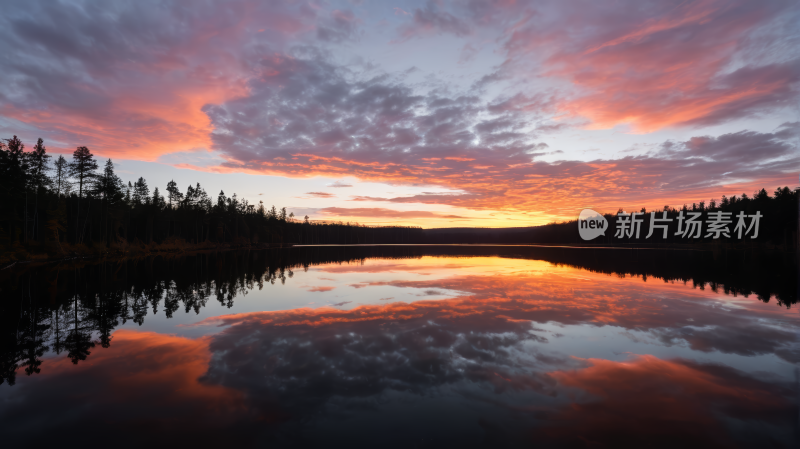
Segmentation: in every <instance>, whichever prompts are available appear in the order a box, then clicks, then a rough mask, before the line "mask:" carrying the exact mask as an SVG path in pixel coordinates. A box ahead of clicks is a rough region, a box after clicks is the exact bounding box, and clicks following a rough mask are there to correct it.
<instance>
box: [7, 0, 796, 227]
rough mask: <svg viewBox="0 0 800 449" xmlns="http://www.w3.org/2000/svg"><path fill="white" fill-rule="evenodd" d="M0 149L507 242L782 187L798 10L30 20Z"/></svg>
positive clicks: (181, 14)
mask: <svg viewBox="0 0 800 449" xmlns="http://www.w3.org/2000/svg"><path fill="white" fill-rule="evenodd" d="M3 9H4V14H3V15H2V17H0V61H1V62H2V67H3V70H0V136H2V138H9V137H11V136H12V135H18V136H19V137H20V138H21V139H22V140H23V142H25V143H26V145H27V146H28V148H30V147H32V146H33V144H34V143H35V142H36V139H37V138H39V137H41V138H43V139H44V141H45V145H46V146H47V148H48V150H49V151H50V152H51V153H52V154H55V153H63V154H65V155H68V154H70V153H71V152H72V151H74V150H75V148H76V147H77V146H87V147H89V149H90V150H91V151H92V153H93V154H95V155H96V156H97V157H98V158H100V159H102V160H105V159H107V158H111V159H112V160H113V161H114V163H115V166H116V168H117V170H118V174H119V175H120V176H121V177H122V179H123V180H124V181H125V182H127V181H136V180H137V179H138V178H139V177H140V176H141V177H144V178H145V179H146V180H147V183H148V185H149V186H150V188H151V189H152V188H154V187H159V189H160V190H161V191H162V192H163V191H164V189H165V187H166V184H167V182H168V181H169V180H171V179H174V180H175V181H176V182H177V183H178V185H179V186H181V187H182V188H185V187H183V186H189V185H194V184H196V183H198V182H199V183H200V184H201V185H202V186H203V188H205V190H206V191H207V192H208V193H209V195H210V196H211V197H212V198H214V197H216V195H217V194H218V193H219V191H220V190H224V191H225V194H226V195H227V196H230V195H232V194H233V193H236V194H237V196H238V197H239V198H244V199H246V200H248V201H249V202H250V203H258V202H259V201H263V202H264V203H265V204H266V205H267V206H268V207H269V206H271V205H273V204H274V205H275V206H277V207H287V209H288V210H289V211H291V212H294V214H295V215H296V216H299V217H302V216H305V215H308V216H309V217H310V218H311V219H313V220H324V221H344V222H358V223H362V224H372V225H387V224H402V225H414V226H422V227H425V228H430V227H464V226H481V227H511V226H531V225H540V224H545V223H549V222H553V221H563V220H570V219H575V218H577V216H578V214H579V213H580V211H581V210H582V209H584V208H592V209H594V210H597V211H600V212H615V211H617V210H618V209H619V208H623V209H625V210H639V209H641V208H642V207H646V208H647V209H648V210H650V209H661V208H662V207H663V206H664V205H670V206H677V207H680V206H682V205H683V204H685V203H689V204H691V203H692V202H699V201H706V202H708V201H709V200H710V199H712V198H714V199H717V200H719V198H720V197H721V196H722V195H728V196H730V195H741V194H742V193H747V194H748V195H750V194H752V193H753V192H754V191H756V190H758V189H761V188H766V189H767V190H768V191H770V192H771V191H772V190H774V189H775V188H776V187H778V186H790V187H792V188H794V187H797V185H798V173H799V172H800V97H799V96H798V92H800V3H797V2H781V1H776V2H764V1H652V2H650V1H613V2H611V1H571V2H559V1H552V2H550V1H537V2H535V3H534V2H518V1H512V0H497V1H489V0H464V1H444V0H443V1H398V2H384V1H380V2H379V1H374V2H370V1H367V0H364V1H328V2H325V1H299V0H298V1H252V0H232V1H215V0H204V1H189V0H185V1H160V0H159V1H150V0H137V1H135V2H122V1H118V2H114V1H106V0H103V1H66V0H64V1H49V0H44V1H37V0H24V1H15V0H6V1H4V8H3Z"/></svg>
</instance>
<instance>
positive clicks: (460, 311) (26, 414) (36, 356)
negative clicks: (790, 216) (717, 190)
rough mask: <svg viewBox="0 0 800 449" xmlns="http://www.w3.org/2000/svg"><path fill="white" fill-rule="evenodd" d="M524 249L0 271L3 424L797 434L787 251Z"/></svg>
mask: <svg viewBox="0 0 800 449" xmlns="http://www.w3.org/2000/svg"><path fill="white" fill-rule="evenodd" d="M370 251H372V252H373V253H370ZM467 251H473V253H469V252H467ZM503 251H506V253H502V252H503ZM523 251H524V250H521V249H508V248H501V249H479V250H476V249H474V248H471V249H463V248H444V249H442V248H423V249H420V248H372V249H369V248H357V249H353V250H347V249H342V248H336V249H319V248H317V249H296V250H292V251H281V252H272V253H270V252H255V253H222V254H216V255H214V254H207V255H199V256H195V257H191V258H176V259H150V260H143V261H138V262H128V263H122V264H110V263H108V264H95V265H83V266H67V267H62V268H61V269H49V270H45V269H37V270H31V271H30V272H27V273H17V274H16V275H15V276H14V277H13V278H12V277H7V278H6V279H5V280H4V283H3V284H2V288H3V294H4V297H7V298H8V297H10V298H12V300H11V301H8V302H7V303H6V304H5V305H4V306H3V307H4V308H5V310H4V313H3V317H4V334H3V344H4V346H3V353H2V354H3V376H4V380H5V381H6V382H7V383H8V384H14V383H15V382H16V385H14V386H13V387H8V386H4V387H3V388H2V390H0V398H2V402H0V422H2V424H0V428H2V430H3V433H4V434H6V435H8V436H9V438H11V439H12V440H14V441H23V439H24V436H25V435H27V434H29V433H30V432H33V431H35V430H37V429H42V426H43V425H44V427H45V428H46V430H48V435H49V434H52V435H54V436H53V441H57V438H56V437H55V435H63V434H64V433H65V432H68V431H69V430H70V429H72V428H75V426H78V425H80V423H81V422H103V423H104V426H102V428H101V429H99V430H97V431H94V430H93V433H98V434H99V435H108V436H109V437H110V436H112V435H114V434H115V433H117V432H122V431H126V429H127V428H129V427H130V425H131V424H132V423H135V424H138V425H137V429H139V430H137V432H135V435H133V436H131V438H130V440H129V442H130V444H131V445H133V444H140V443H148V442H150V443H148V444H152V441H153V438H158V441H160V442H163V444H165V445H166V444H168V443H169V442H175V443H186V442H198V443H201V444H209V443H211V442H217V443H219V444H230V443H232V442H234V443H237V444H244V445H261V444H267V443H272V444H278V445H290V444H301V443H302V444H311V445H313V444H317V445H323V444H329V443H330V442H331V441H338V440H342V441H343V440H348V441H352V440H355V442H356V444H359V443H360V444H363V445H368V444H370V443H372V444H374V442H375V441H378V440H381V444H382V445H389V446H408V445H423V446H424V445H434V444H438V445H440V444H442V443H448V444H456V443H457V444H463V445H466V446H476V445H477V446H481V445H486V446H492V447H498V446H503V445H509V446H518V445H520V446H529V445H531V444H533V443H537V444H541V445H544V446H546V447H547V446H577V447H584V446H587V447H588V446H593V445H611V446H619V445H620V444H627V445H630V446H637V447H638V446H655V447H674V446H676V445H679V444H682V445H686V444H687V443H692V444H698V445H699V444H704V445H710V446H736V445H741V446H763V445H764V444H766V443H768V444H771V445H775V446H778V447H780V446H788V447H791V446H792V445H793V444H794V443H796V442H797V432H798V426H797V422H798V412H799V411H798V403H797V395H798V388H797V381H796V372H795V368H794V366H795V365H796V364H797V363H798V362H800V341H798V329H800V328H799V327H798V323H799V321H800V320H798V315H797V311H796V309H795V308H794V307H792V304H794V302H795V301H796V296H795V295H792V294H791V292H792V290H791V288H790V287H791V286H793V285H794V284H792V283H793V282H794V283H796V278H793V277H792V276H791V267H790V268H789V271H787V270H786V268H785V267H786V265H785V262H786V261H779V262H778V263H780V264H782V265H780V267H779V266H778V265H777V264H776V262H774V259H773V260H772V262H768V261H766V260H767V259H764V261H763V263H762V264H760V265H759V268H755V267H753V268H752V270H751V271H752V272H751V276H761V278H760V279H758V280H754V279H752V278H751V277H748V276H747V275H744V274H742V275H740V276H731V274H730V273H731V271H732V272H733V273H734V274H735V273H737V270H739V269H742V270H744V269H745V268H747V265H746V263H745V262H742V260H746V259H744V258H740V257H739V256H740V255H736V256H735V257H734V258H731V259H730V260H729V262H728V268H727V269H725V270H719V271H715V269H714V268H713V264H709V263H708V259H711V260H713V259H714V257H715V256H714V255H713V254H705V255H703V254H691V255H690V254H683V255H675V254H655V256H657V259H656V260H660V262H658V263H656V265H655V268H654V265H653V262H652V260H651V262H645V261H642V260H640V261H639V262H638V263H636V262H635V261H634V262H631V261H630V259H631V257H630V254H624V255H621V256H622V259H621V260H616V259H614V257H613V256H608V255H604V256H603V257H602V259H603V261H604V262H603V264H600V263H599V262H596V260H597V259H596V258H595V257H594V256H595V254H594V253H588V255H587V254H586V253H584V254H583V255H578V256H577V257H576V255H575V254H569V253H566V254H565V253H560V252H555V253H551V252H547V251H545V252H544V253H542V252H535V253H527V254H526V253H522V252H523ZM592 251H595V250H592ZM425 252H428V253H432V255H434V256H436V257H426V256H424V255H425V254H424V253H425ZM487 252H489V253H488V254H487ZM475 253H478V254H475ZM498 253H499V254H498ZM487 255H488V256H493V257H486V256H487ZM470 256H473V257H470ZM475 256H480V257H475ZM497 256H501V257H497ZM680 257H683V258H684V259H683V260H677V261H676V260H670V258H680ZM747 257H751V258H753V257H759V256H758V255H749V256H747ZM570 258H572V259H575V260H573V262H576V261H577V262H581V263H582V265H581V264H580V263H571V264H570V263H569V260H567V259H570ZM704 258H705V259H704ZM665 260H666V262H665ZM716 260H718V261H719V260H720V255H717V256H716ZM731 260H734V261H738V262H739V263H741V265H737V264H736V263H737V262H734V261H731ZM587 261H588V262H587ZM679 262H680V263H679ZM659 263H660V264H663V266H665V268H664V270H663V271H661V272H659V271H658V270H659V266H660V265H658V264H659ZM770 264H773V265H770ZM701 266H702V267H705V268H702V269H701V268H699V267H701ZM598 267H602V268H598ZM628 269H630V270H629V271H628ZM635 270H639V271H638V272H637V271H635ZM794 270H795V275H796V265H794ZM609 271H611V272H612V273H613V274H614V275H612V276H609V275H607V274H605V272H609ZM296 273H297V274H296ZM742 273H743V271H742ZM764 273H771V274H769V275H767V274H764ZM630 274H640V276H639V277H631V276H630ZM693 276H694V277H697V279H693ZM764 276H771V278H767V279H766V281H767V282H766V285H769V286H765V279H764ZM289 278H292V279H291V281H289V282H287V280H288V279H289ZM665 280H666V281H668V282H665ZM676 280H678V281H679V282H675V281H676ZM682 281H687V282H688V283H687V284H684V282H682ZM753 286H756V287H755V288H754V287H753ZM700 287H710V288H708V289H701V288H700ZM756 290H757V291H758V292H759V293H757V298H756V297H750V298H743V297H742V296H739V295H741V294H749V293H751V292H753V291H756ZM725 292H728V293H727V294H726V293H725ZM7 293H10V294H9V295H6V294H7ZM734 294H735V295H736V296H734ZM247 295H249V297H247ZM246 297H247V298H246ZM285 298H290V300H286V299H285ZM281 301H288V302H286V303H282V302H281ZM321 305H324V306H322V307H320V306H321ZM206 311H211V313H206ZM5 312H13V314H12V313H5ZM183 317H188V318H190V319H184V318H183ZM192 317H196V318H192ZM182 319H183V320H184V321H181V322H180V323H178V325H177V326H175V325H173V324H172V323H175V322H178V321H180V320H182ZM148 325H150V326H164V327H163V328H147V326H148ZM153 329H157V330H158V331H154V330H153ZM64 353H66V354H64ZM65 355H66V357H65ZM21 372H24V373H25V374H26V375H25V376H19V375H18V374H19V373H21ZM43 423H44V424H43ZM387 437H388V438H389V441H385V438H387ZM234 440H235V441H234ZM98 441H99V440H98Z"/></svg>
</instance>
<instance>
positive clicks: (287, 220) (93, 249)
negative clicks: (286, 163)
mask: <svg viewBox="0 0 800 449" xmlns="http://www.w3.org/2000/svg"><path fill="white" fill-rule="evenodd" d="M798 195H800V194H798V191H792V190H791V189H789V187H782V188H781V187H778V188H777V189H776V190H775V191H774V192H773V194H772V195H770V194H769V193H768V192H767V190H766V189H761V190H760V191H757V192H754V193H753V194H752V195H747V194H746V193H743V194H741V195H740V196H736V195H733V196H730V197H726V196H724V195H723V196H722V197H721V199H720V200H716V199H711V200H710V201H709V202H708V203H707V204H706V203H705V201H700V202H699V203H692V205H691V206H689V205H686V204H685V205H684V206H683V207H682V208H680V209H678V208H675V207H671V206H664V208H663V210H659V211H657V213H658V216H659V217H660V216H662V214H663V213H666V216H667V217H669V218H670V219H671V220H672V221H671V222H670V224H669V228H668V232H666V238H664V237H663V236H662V235H661V233H660V232H659V233H656V235H654V236H653V238H645V237H644V235H646V234H647V232H648V228H649V225H650V220H651V215H650V213H649V212H650V211H647V210H646V209H645V208H642V209H641V211H640V212H641V213H642V214H643V215H642V219H643V222H642V223H641V229H642V235H641V237H640V238H631V237H623V238H617V237H614V229H613V226H614V225H613V223H614V219H615V215H613V214H606V215H605V217H606V219H607V220H608V221H609V223H611V224H610V226H611V229H609V231H608V232H606V234H605V235H604V236H601V237H599V238H597V239H594V240H592V241H591V242H584V241H583V240H581V239H580V237H579V235H578V227H577V222H576V221H568V222H563V223H551V224H549V225H544V226H536V227H527V228H504V229H491V228H441V229H422V228H419V227H407V226H364V225H359V224H356V223H342V222H338V223H337V222H324V221H312V220H309V217H308V216H306V217H303V218H299V217H295V216H294V214H293V213H287V210H286V208H285V207H282V208H280V209H278V208H276V207H275V206H270V207H267V206H266V205H265V204H264V203H263V202H259V203H258V204H251V203H249V202H248V201H247V200H246V199H240V198H238V197H237V195H236V194H235V193H234V194H232V195H231V196H227V195H226V194H225V192H224V191H220V192H219V193H218V194H217V196H216V197H215V198H214V197H212V196H211V195H210V194H209V193H208V192H206V191H205V189H204V188H203V187H202V186H201V185H200V184H199V183H197V184H195V185H189V186H188V187H187V188H186V190H185V191H182V190H181V189H180V188H179V187H178V186H177V185H176V183H175V182H174V181H170V182H169V183H167V185H166V186H164V189H163V190H160V189H159V188H158V187H154V188H153V189H152V191H151V189H150V186H148V184H147V181H146V180H145V179H144V178H143V177H139V178H138V180H136V181H135V182H131V181H129V182H127V183H125V182H123V181H122V179H121V178H120V177H119V176H117V174H116V173H115V172H114V163H113V162H112V161H111V160H110V159H108V160H106V161H105V162H102V161H98V160H97V159H96V158H95V156H94V155H93V154H92V153H91V151H90V150H89V149H88V148H87V147H85V146H81V147H78V148H77V149H76V150H75V151H74V152H73V154H72V155H71V157H70V158H69V159H68V158H65V157H64V155H58V156H55V157H54V156H51V155H49V154H48V153H47V150H46V148H45V145H44V142H43V140H42V139H39V140H38V141H37V142H36V144H35V145H34V146H33V147H32V149H31V150H30V151H26V150H25V145H24V144H23V142H22V141H21V140H20V139H19V138H18V137H17V136H14V137H12V138H10V139H3V140H2V141H0V204H2V207H0V263H3V264H6V265H7V264H8V263H14V262H16V261H21V260H35V259H58V258H65V257H70V256H84V255H91V254H95V255H96V254H109V253H113V254H119V255H132V254H153V253H157V252H180V251H184V250H187V249H209V248H216V249H226V248H243V247H283V246H291V245H297V244H591V245H598V244H599V245H609V244H612V245H626V244H633V245H637V244H647V245H652V244H656V245H668V246H676V245H687V244H688V245H704V244H710V243H714V244H719V243H720V242H721V241H722V240H715V239H711V238H707V237H706V236H705V233H703V235H702V236H701V237H700V238H693V239H688V238H685V237H683V236H679V235H678V234H679V233H678V232H676V231H677V226H678V223H677V220H676V219H677V218H678V216H679V214H681V213H682V212H699V213H701V214H702V215H703V217H704V218H705V217H706V216H707V214H709V213H712V212H720V211H721V212H730V213H732V214H733V215H734V216H735V215H736V214H738V213H739V212H744V213H746V214H748V215H750V214H754V213H756V212H758V213H760V214H761V216H762V218H761V221H760V229H759V235H758V238H757V239H755V240H753V239H748V238H745V239H744V240H741V239H740V240H736V239H731V238H729V239H727V241H725V244H726V245H734V246H759V247H768V248H773V249H783V250H793V249H794V248H796V247H797V245H798V235H797V215H798ZM620 212H621V210H620Z"/></svg>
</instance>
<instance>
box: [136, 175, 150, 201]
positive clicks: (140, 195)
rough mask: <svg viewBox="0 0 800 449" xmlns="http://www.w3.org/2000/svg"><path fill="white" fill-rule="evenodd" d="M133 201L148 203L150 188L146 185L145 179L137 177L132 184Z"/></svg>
mask: <svg viewBox="0 0 800 449" xmlns="http://www.w3.org/2000/svg"><path fill="white" fill-rule="evenodd" d="M133 203H134V204H137V205H138V204H149V203H150V188H148V187H147V181H145V180H144V178H142V177H139V180H138V181H136V183H135V184H134V185H133Z"/></svg>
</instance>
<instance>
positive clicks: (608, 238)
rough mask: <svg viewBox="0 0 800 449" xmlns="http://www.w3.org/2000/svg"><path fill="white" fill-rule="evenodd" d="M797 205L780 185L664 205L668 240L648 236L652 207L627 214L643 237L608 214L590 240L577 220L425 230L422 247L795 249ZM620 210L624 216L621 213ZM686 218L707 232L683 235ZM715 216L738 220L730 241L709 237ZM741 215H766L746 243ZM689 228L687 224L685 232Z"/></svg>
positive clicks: (660, 232)
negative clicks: (695, 218)
mask: <svg viewBox="0 0 800 449" xmlns="http://www.w3.org/2000/svg"><path fill="white" fill-rule="evenodd" d="M797 207H798V192H797V191H792V190H791V189H789V187H783V188H781V187H779V188H777V189H775V191H774V192H773V194H772V195H770V194H769V193H768V192H767V191H766V189H761V190H760V191H758V192H756V193H754V194H753V195H752V196H749V195H747V194H742V195H741V196H735V195H734V196H731V197H730V198H728V197H726V196H722V198H721V199H720V200H719V201H717V200H715V199H712V200H710V201H709V202H708V204H706V203H705V202H704V201H700V202H699V203H692V205H691V206H690V205H686V204H685V205H683V207H681V208H680V209H677V208H674V207H671V206H664V208H663V209H661V210H658V211H655V212H656V218H657V219H659V220H660V219H662V218H663V217H664V215H663V213H664V212H666V213H667V215H666V217H667V219H669V220H670V221H668V222H666V224H667V225H668V228H667V237H666V238H664V234H663V230H662V229H659V228H656V229H654V233H653V235H652V236H651V237H649V238H647V235H648V234H649V231H650V220H651V215H650V212H652V211H649V210H647V209H646V208H641V209H640V210H638V211H627V212H628V213H632V212H638V213H641V214H642V215H640V216H639V217H638V218H639V219H641V220H642V222H641V224H640V230H639V236H638V238H637V237H636V234H635V233H633V234H632V235H631V236H628V235H627V233H626V234H625V236H624V237H616V236H615V234H616V233H617V229H616V227H615V224H616V220H617V216H616V214H605V215H604V217H605V218H606V221H607V222H608V228H607V229H606V232H605V234H604V235H603V236H600V237H597V238H595V239H592V240H591V241H588V242H585V241H584V240H583V239H581V237H580V234H579V232H578V222H577V220H572V221H567V222H562V223H551V224H548V225H544V226H536V227H527V228H497V229H491V228H449V229H448V228H442V229H425V230H424V231H423V233H422V236H423V238H422V240H420V241H419V242H418V243H465V244H469V243H479V244H480V243H482V244H643V245H652V244H667V245H676V244H698V243H700V244H703V243H710V242H714V241H716V242H720V241H722V242H726V244H732V245H734V246H736V245H740V246H747V245H752V244H753V243H755V244H756V245H757V246H759V247H775V248H786V249H792V248H797V245H798V242H797V238H798V236H797ZM619 212H622V210H620V211H619ZM681 212H683V214H682V216H683V217H684V218H685V217H686V216H687V215H688V212H692V213H700V214H701V215H700V217H701V219H702V222H703V223H702V229H701V233H700V237H699V238H695V237H694V233H693V235H692V236H691V237H690V236H688V235H686V236H683V235H681V234H680V233H678V225H679V221H678V217H679V215H681ZM713 212H729V213H730V217H729V219H730V220H731V221H732V222H731V223H730V224H729V225H728V226H727V229H728V230H729V235H730V237H724V236H721V237H720V238H718V239H714V238H713V236H712V237H707V235H708V221H709V218H710V217H709V215H708V214H709V213H713ZM740 212H743V213H744V214H745V215H747V216H748V218H747V219H746V224H747V225H748V227H749V225H750V222H751V220H752V218H751V216H753V215H755V214H756V213H759V214H760V218H759V220H758V221H759V223H758V237H757V238H755V239H752V238H751V237H752V235H753V234H754V231H755V227H754V228H753V229H751V230H750V233H749V234H747V235H743V236H742V238H741V239H739V238H738V234H737V233H736V232H734V229H735V227H736V224H737V221H738V219H737V218H736V217H737V216H738V215H739V213H740ZM656 224H659V225H660V224H664V222H656ZM685 229H686V225H685V220H684V223H683V229H682V230H685Z"/></svg>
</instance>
